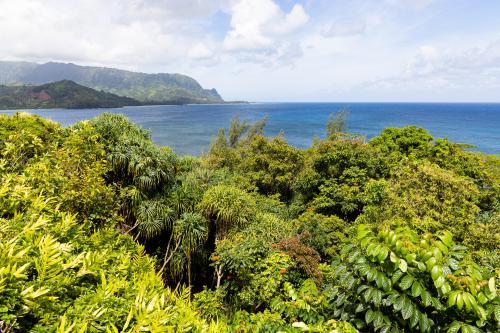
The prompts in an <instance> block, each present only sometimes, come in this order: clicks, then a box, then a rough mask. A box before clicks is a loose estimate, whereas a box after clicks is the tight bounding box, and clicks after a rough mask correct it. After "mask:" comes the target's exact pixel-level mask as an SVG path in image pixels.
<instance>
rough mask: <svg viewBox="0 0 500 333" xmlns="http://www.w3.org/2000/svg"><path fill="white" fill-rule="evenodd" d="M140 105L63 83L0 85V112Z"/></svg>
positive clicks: (125, 99) (71, 83)
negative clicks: (0, 110)
mask: <svg viewBox="0 0 500 333" xmlns="http://www.w3.org/2000/svg"><path fill="white" fill-rule="evenodd" d="M140 104H141V103H140V102H138V101H136V100H134V99H132V98H129V97H122V96H117V95H115V94H111V93H108V92H103V91H97V90H94V89H91V88H88V87H84V86H81V85H79V84H76V83H75V82H73V81H69V80H63V81H58V82H53V83H47V84H44V85H40V86H0V109H42V108H68V109H81V108H117V107H122V106H126V105H140Z"/></svg>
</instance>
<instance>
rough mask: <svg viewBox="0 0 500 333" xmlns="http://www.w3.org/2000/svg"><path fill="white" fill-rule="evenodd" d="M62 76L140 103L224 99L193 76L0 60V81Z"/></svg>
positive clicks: (8, 82) (31, 81)
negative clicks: (205, 87)
mask: <svg viewBox="0 0 500 333" xmlns="http://www.w3.org/2000/svg"><path fill="white" fill-rule="evenodd" d="M62 80H71V81H74V82H76V83H78V84H80V85H83V86H86V87H89V88H92V89H96V90H103V91H106V92H109V93H112V94H116V95H119V96H127V97H130V98H133V99H136V100H138V101H140V102H142V103H156V104H158V103H165V104H186V103H222V102H224V100H223V99H222V97H221V96H220V95H219V93H218V92H217V90H215V89H203V87H202V86H201V85H200V84H199V83H198V82H197V81H196V80H195V79H193V78H191V77H189V76H186V75H181V74H169V73H158V74H147V73H138V72H131V71H125V70H121V69H116V68H105V67H91V66H79V65H75V64H65V63H58V62H48V63H45V64H36V63H30V62H11V61H0V84H4V85H19V84H25V85H26V84H27V85H33V84H35V85H40V84H45V83H50V82H54V81H62Z"/></svg>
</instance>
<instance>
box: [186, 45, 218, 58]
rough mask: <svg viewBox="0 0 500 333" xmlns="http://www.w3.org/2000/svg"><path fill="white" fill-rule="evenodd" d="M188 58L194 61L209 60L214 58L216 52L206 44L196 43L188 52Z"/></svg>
mask: <svg viewBox="0 0 500 333" xmlns="http://www.w3.org/2000/svg"><path fill="white" fill-rule="evenodd" d="M187 56H188V57H189V58H190V59H193V60H203V59H209V58H212V57H213V56H214V52H213V51H212V50H211V49H209V48H208V47H207V46H206V45H205V44H204V43H201V42H199V43H196V44H195V45H193V46H192V47H191V48H190V49H189V50H188V52H187Z"/></svg>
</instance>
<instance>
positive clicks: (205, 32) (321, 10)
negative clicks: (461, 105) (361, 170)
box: [0, 0, 500, 101]
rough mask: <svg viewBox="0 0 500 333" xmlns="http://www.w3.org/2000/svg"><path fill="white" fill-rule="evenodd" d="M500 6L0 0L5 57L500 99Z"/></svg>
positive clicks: (309, 92)
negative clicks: (499, 16) (499, 15)
mask: <svg viewBox="0 0 500 333" xmlns="http://www.w3.org/2000/svg"><path fill="white" fill-rule="evenodd" d="M498 12H500V3H499V2H498V1H493V0H490V1H484V2H482V5H481V6H477V5H474V4H473V3H471V2H467V1H451V0H439V1H438V0H412V1H409V0H408V1H407V0H382V1H375V0H365V1H361V0H353V1H340V0H315V1H310V0H107V1H102V0H72V1H66V0H0V31H2V34H1V35H0V59H1V60H22V61H36V62H45V61H63V62H75V63H79V64H88V65H100V66H113V67H119V68H125V69H130V70H138V71H145V72H181V73H185V74H188V75H192V76H193V77H195V78H197V79H198V80H199V81H200V82H201V83H202V84H203V85H204V86H207V87H217V88H218V90H219V91H220V92H221V93H222V94H223V96H224V97H226V98H227V99H250V100H260V101H266V100H274V101H278V100H288V101H290V100H308V101H335V100H351V101H367V100H389V101H391V100H394V101H398V100H423V101H425V100H429V101H432V100H446V101H454V100H458V99H460V100H497V101H500V94H498V89H499V85H500V83H499V81H500V33H499V31H500V21H499V20H498V18H497V17H496V15H495V13H498ZM438 88H439V89H438Z"/></svg>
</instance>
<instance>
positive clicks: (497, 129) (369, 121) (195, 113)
mask: <svg viewBox="0 0 500 333" xmlns="http://www.w3.org/2000/svg"><path fill="white" fill-rule="evenodd" d="M340 109H346V110H348V112H349V116H348V120H347V127H348V131H349V132H350V133H356V134H362V135H365V136H366V137H367V138H368V139H370V138H372V137H373V136H376V135H377V134H378V133H380V131H381V130H382V129H383V128H385V127H401V126H406V125H416V126H419V127H423V128H425V129H427V130H428V131H429V132H430V133H431V135H433V136H434V137H435V138H442V137H446V138H448V139H449V140H451V141H453V142H459V143H467V144H472V145H474V148H472V149H471V150H477V151H482V152H485V153H488V154H497V155H500V104H486V103H485V104H478V103H460V104H458V103H254V104H223V105H180V106H179V105H158V106H140V107H125V108H120V109H80V110H64V109H47V110H17V111H27V112H31V113H34V114H38V115H40V116H42V117H45V118H48V119H52V120H54V121H56V122H59V123H61V124H62V125H63V126H69V125H72V124H74V123H75V122H77V121H80V120H84V119H90V118H93V117H95V116H97V115H99V114H101V113H103V112H113V113H121V114H124V115H126V116H127V117H128V118H129V119H130V120H132V121H133V122H135V123H137V124H139V125H141V126H142V127H144V128H146V129H149V130H150V131H151V136H152V138H153V140H154V142H155V143H156V144H158V145H161V146H170V147H172V148H173V149H174V151H175V152H176V153H177V154H180V155H199V154H200V153H202V152H204V151H207V149H208V146H209V144H210V142H211V140H212V138H213V137H214V136H215V135H216V134H217V131H218V129H219V128H221V127H224V128H228V126H229V123H230V121H231V119H232V118H233V117H235V116H236V115H238V114H239V116H240V118H241V119H243V120H245V119H246V120H249V121H256V120H259V119H261V118H263V117H267V125H266V128H265V133H266V135H269V136H275V135H278V134H279V133H280V132H284V135H285V138H286V140H287V141H288V142H289V143H290V144H291V145H294V146H297V147H301V148H305V147H308V146H309V145H310V144H311V142H312V140H313V138H314V137H319V138H323V137H324V136H325V125H326V122H327V119H328V117H329V115H330V114H331V113H334V112H336V111H338V110H340ZM14 112H16V111H0V114H1V113H4V114H5V113H6V114H12V113H14Z"/></svg>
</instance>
